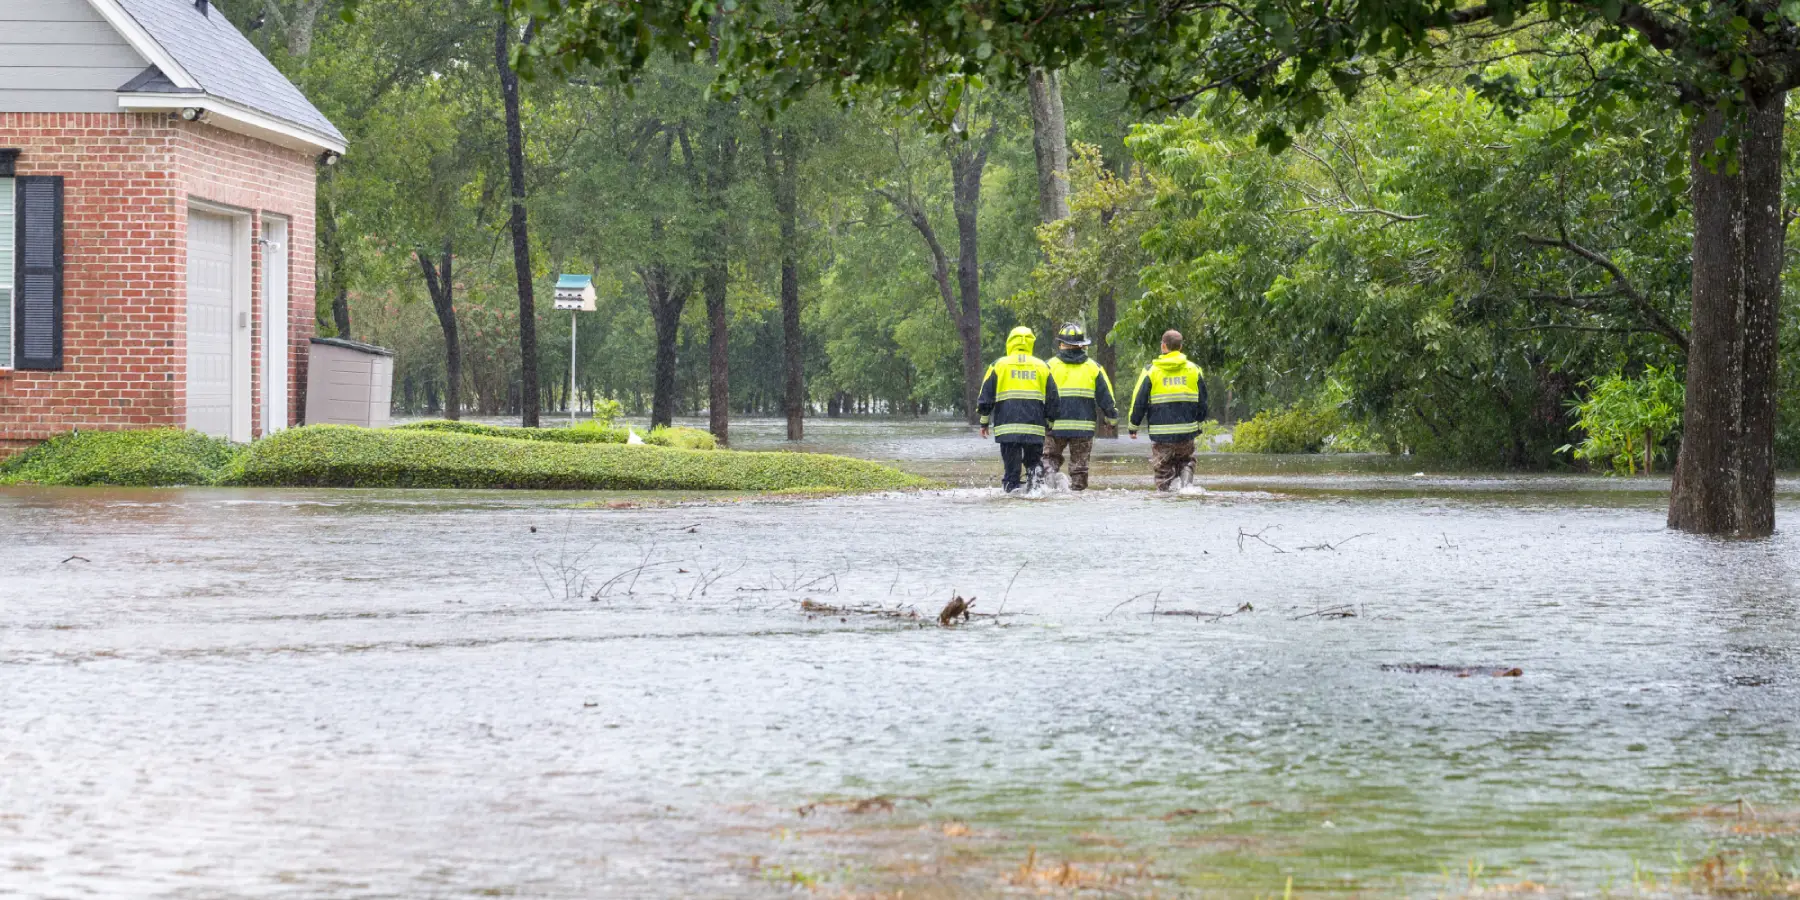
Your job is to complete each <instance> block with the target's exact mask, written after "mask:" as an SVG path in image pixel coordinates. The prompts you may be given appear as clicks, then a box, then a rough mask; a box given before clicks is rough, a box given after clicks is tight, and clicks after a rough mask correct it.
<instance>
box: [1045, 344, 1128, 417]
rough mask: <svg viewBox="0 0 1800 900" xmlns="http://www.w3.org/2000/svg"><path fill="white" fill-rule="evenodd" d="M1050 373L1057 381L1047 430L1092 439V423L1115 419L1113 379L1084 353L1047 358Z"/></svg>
mask: <svg viewBox="0 0 1800 900" xmlns="http://www.w3.org/2000/svg"><path fill="white" fill-rule="evenodd" d="M1049 365H1050V376H1051V377H1052V378H1054V379H1055V380H1056V395H1057V397H1058V398H1059V400H1060V401H1061V402H1059V403H1058V404H1057V409H1056V418H1055V419H1053V420H1051V422H1050V433H1051V434H1053V435H1056V436H1057V437H1067V438H1091V437H1093V436H1094V429H1095V425H1096V423H1098V422H1104V423H1105V424H1107V425H1111V424H1113V423H1114V422H1115V421H1117V420H1118V417H1119V411H1118V409H1117V407H1115V406H1114V405H1113V391H1112V380H1111V379H1109V378H1107V377H1106V370H1105V369H1102V368H1100V364H1099V363H1097V362H1094V361H1093V360H1092V359H1089V358H1088V357H1087V354H1086V353H1080V352H1076V353H1069V354H1066V355H1065V354H1063V353H1058V354H1057V355H1055V356H1053V357H1051V358H1050V363H1049Z"/></svg>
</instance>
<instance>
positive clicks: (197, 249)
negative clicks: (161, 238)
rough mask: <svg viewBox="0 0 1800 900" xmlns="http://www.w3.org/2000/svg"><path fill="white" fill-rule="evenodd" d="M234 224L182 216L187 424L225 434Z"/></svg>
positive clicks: (230, 381) (232, 392) (231, 403)
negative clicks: (185, 246)
mask: <svg viewBox="0 0 1800 900" xmlns="http://www.w3.org/2000/svg"><path fill="white" fill-rule="evenodd" d="M236 235H237V223H236V222H234V221H233V220H232V219H231V217H229V216H220V215H213V214H211V213H204V212H201V211H199V210H193V211H191V212H190V213H189V214H188V276H187V427H188V428H190V429H192V430H194V431H199V432H203V433H205V434H210V435H213V436H215V437H222V438H230V437H233V434H232V423H233V418H234V416H233V413H234V411H235V407H236V403H235V399H236V394H237V391H236V388H237V385H236V384H235V383H234V382H235V381H236V379H235V377H234V376H235V375H236V373H237V365H236V353H235V340H234V339H235V337H236V330H237V329H236V325H237V322H236V319H237V316H236V315H235V313H236V312H237V303H236V302H235V299H236V298H235V297H234V294H235V293H236V291H235V286H236V283H237V269H238V267H237V258H236V255H235V250H234V248H235V244H236Z"/></svg>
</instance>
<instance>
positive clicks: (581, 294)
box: [556, 275, 594, 427]
mask: <svg viewBox="0 0 1800 900" xmlns="http://www.w3.org/2000/svg"><path fill="white" fill-rule="evenodd" d="M556 308H557V309H566V310H568V311H569V425H570V426H571V427H572V426H574V424H575V407H576V403H575V323H576V321H577V319H576V316H575V314H576V313H580V312H593V311H594V279H593V278H592V277H591V276H588V275H560V276H558V277H557V279H556Z"/></svg>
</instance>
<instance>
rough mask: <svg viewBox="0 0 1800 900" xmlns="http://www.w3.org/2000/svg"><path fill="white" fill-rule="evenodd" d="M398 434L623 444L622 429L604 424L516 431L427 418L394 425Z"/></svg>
mask: <svg viewBox="0 0 1800 900" xmlns="http://www.w3.org/2000/svg"><path fill="white" fill-rule="evenodd" d="M394 430H397V431H431V432H438V433H444V434H472V435H477V436H479V437H497V438H511V439H512V440H517V441H552V442H555V443H559V444H623V443H625V440H626V433H625V429H623V428H614V427H611V426H607V425H587V424H585V423H584V424H582V425H576V426H573V427H570V428H519V427H514V426H506V425H481V424H478V423H475V422H452V421H450V420H449V419H427V420H426V421H423V422H409V423H407V424H405V425H396V426H394Z"/></svg>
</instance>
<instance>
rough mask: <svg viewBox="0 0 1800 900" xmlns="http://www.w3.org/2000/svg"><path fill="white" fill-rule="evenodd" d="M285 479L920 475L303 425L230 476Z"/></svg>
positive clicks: (619, 482)
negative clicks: (303, 426)
mask: <svg viewBox="0 0 1800 900" xmlns="http://www.w3.org/2000/svg"><path fill="white" fill-rule="evenodd" d="M233 480H234V483H237V484H244V485H267V486H292V487H417V488H523V489H569V490H729V491H774V490H782V489H787V488H811V487H828V488H841V489H845V490H897V489H902V488H914V487H921V486H923V485H924V484H925V483H926V482H925V481H924V480H923V479H921V478H918V477H915V476H912V475H908V474H906V473H904V472H900V471H898V470H896V469H891V468H888V467H887V466H882V465H878V464H876V463H871V462H867V461H864V460H857V459H847V458H844V457H837V456H826V455H823V454H811V453H741V452H736V451H730V450H716V451H711V452H702V451H694V450H675V449H666V448H662V447H632V446H621V445H617V444H566V443H558V442H554V441H535V440H510V439H502V438H492V437H483V436H477V435H470V434H457V433H454V432H446V431H432V430H421V429H402V428H390V429H379V430H372V429H365V428H355V427H350V426H342V425H312V426H308V427H305V428H295V429H290V430H288V431H284V432H281V433H280V434H277V435H274V436H273V437H269V438H265V439H264V440H262V441H259V442H257V443H256V444H254V445H252V446H251V448H250V450H249V452H248V453H246V454H245V456H244V459H243V465H242V468H241V470H240V471H239V473H238V474H237V475H236V477H235V478H234V479H233Z"/></svg>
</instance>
